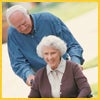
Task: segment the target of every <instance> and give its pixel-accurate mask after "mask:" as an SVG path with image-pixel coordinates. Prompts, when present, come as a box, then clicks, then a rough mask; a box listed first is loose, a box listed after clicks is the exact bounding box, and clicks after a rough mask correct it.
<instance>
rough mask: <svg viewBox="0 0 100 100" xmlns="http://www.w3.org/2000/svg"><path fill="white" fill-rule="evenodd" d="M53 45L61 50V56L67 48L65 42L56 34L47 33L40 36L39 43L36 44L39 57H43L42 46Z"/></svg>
mask: <svg viewBox="0 0 100 100" xmlns="http://www.w3.org/2000/svg"><path fill="white" fill-rule="evenodd" d="M44 46H48V47H53V48H55V49H58V50H59V51H60V52H61V56H63V55H64V54H65V52H66V50H67V45H66V43H65V42H64V41H63V40H62V39H60V38H59V37H57V36H54V35H49V36H45V37H43V38H42V40H41V41H40V43H39V44H38V46H37V48H36V49H37V54H38V56H39V57H41V58H43V47H44Z"/></svg>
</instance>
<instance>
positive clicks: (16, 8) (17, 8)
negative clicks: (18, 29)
mask: <svg viewBox="0 0 100 100" xmlns="http://www.w3.org/2000/svg"><path fill="white" fill-rule="evenodd" d="M15 11H20V12H22V13H23V14H24V15H26V16H27V15H28V11H27V9H26V8H24V7H23V6H21V5H14V6H12V7H10V8H8V9H7V11H6V18H7V22H8V24H10V25H12V24H11V22H10V20H9V17H10V16H11V14H13V13H14V12H15Z"/></svg>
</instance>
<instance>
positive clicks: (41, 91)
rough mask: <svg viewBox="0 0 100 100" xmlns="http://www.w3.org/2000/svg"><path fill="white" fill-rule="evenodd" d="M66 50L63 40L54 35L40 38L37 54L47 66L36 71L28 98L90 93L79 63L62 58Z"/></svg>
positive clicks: (74, 96) (75, 96)
mask: <svg viewBox="0 0 100 100" xmlns="http://www.w3.org/2000/svg"><path fill="white" fill-rule="evenodd" d="M66 50H67V47H66V44H65V43H64V41H63V40H61V39H60V38H58V37H56V36H53V35H50V36H47V37H44V38H43V39H42V40H41V42H40V43H39V45H38V46H37V54H38V56H40V57H41V58H43V59H44V60H45V62H46V63H47V66H46V67H44V68H42V69H40V70H39V71H38V72H37V74H36V77H35V80H34V81H33V83H32V87H31V91H30V94H29V96H28V97H29V98H85V97H87V96H88V95H89V94H90V93H91V89H90V86H89V84H88V82H87V78H86V77H85V76H84V74H83V73H82V71H81V69H80V67H79V65H78V64H76V63H74V62H71V61H68V60H67V61H66V60H64V59H63V55H64V53H65V52H66Z"/></svg>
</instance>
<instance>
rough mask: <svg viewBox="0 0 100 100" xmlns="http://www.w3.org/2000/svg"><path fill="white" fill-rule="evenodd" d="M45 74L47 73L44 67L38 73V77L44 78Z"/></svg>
mask: <svg viewBox="0 0 100 100" xmlns="http://www.w3.org/2000/svg"><path fill="white" fill-rule="evenodd" d="M43 73H46V67H43V68H41V69H39V70H38V71H37V72H36V76H38V77H40V76H42V74H43Z"/></svg>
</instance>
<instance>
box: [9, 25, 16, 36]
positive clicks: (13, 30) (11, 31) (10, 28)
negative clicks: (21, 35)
mask: <svg viewBox="0 0 100 100" xmlns="http://www.w3.org/2000/svg"><path fill="white" fill-rule="evenodd" d="M15 32H17V30H16V29H15V28H14V27H12V26H10V27H9V28H8V34H14V33H15Z"/></svg>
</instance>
